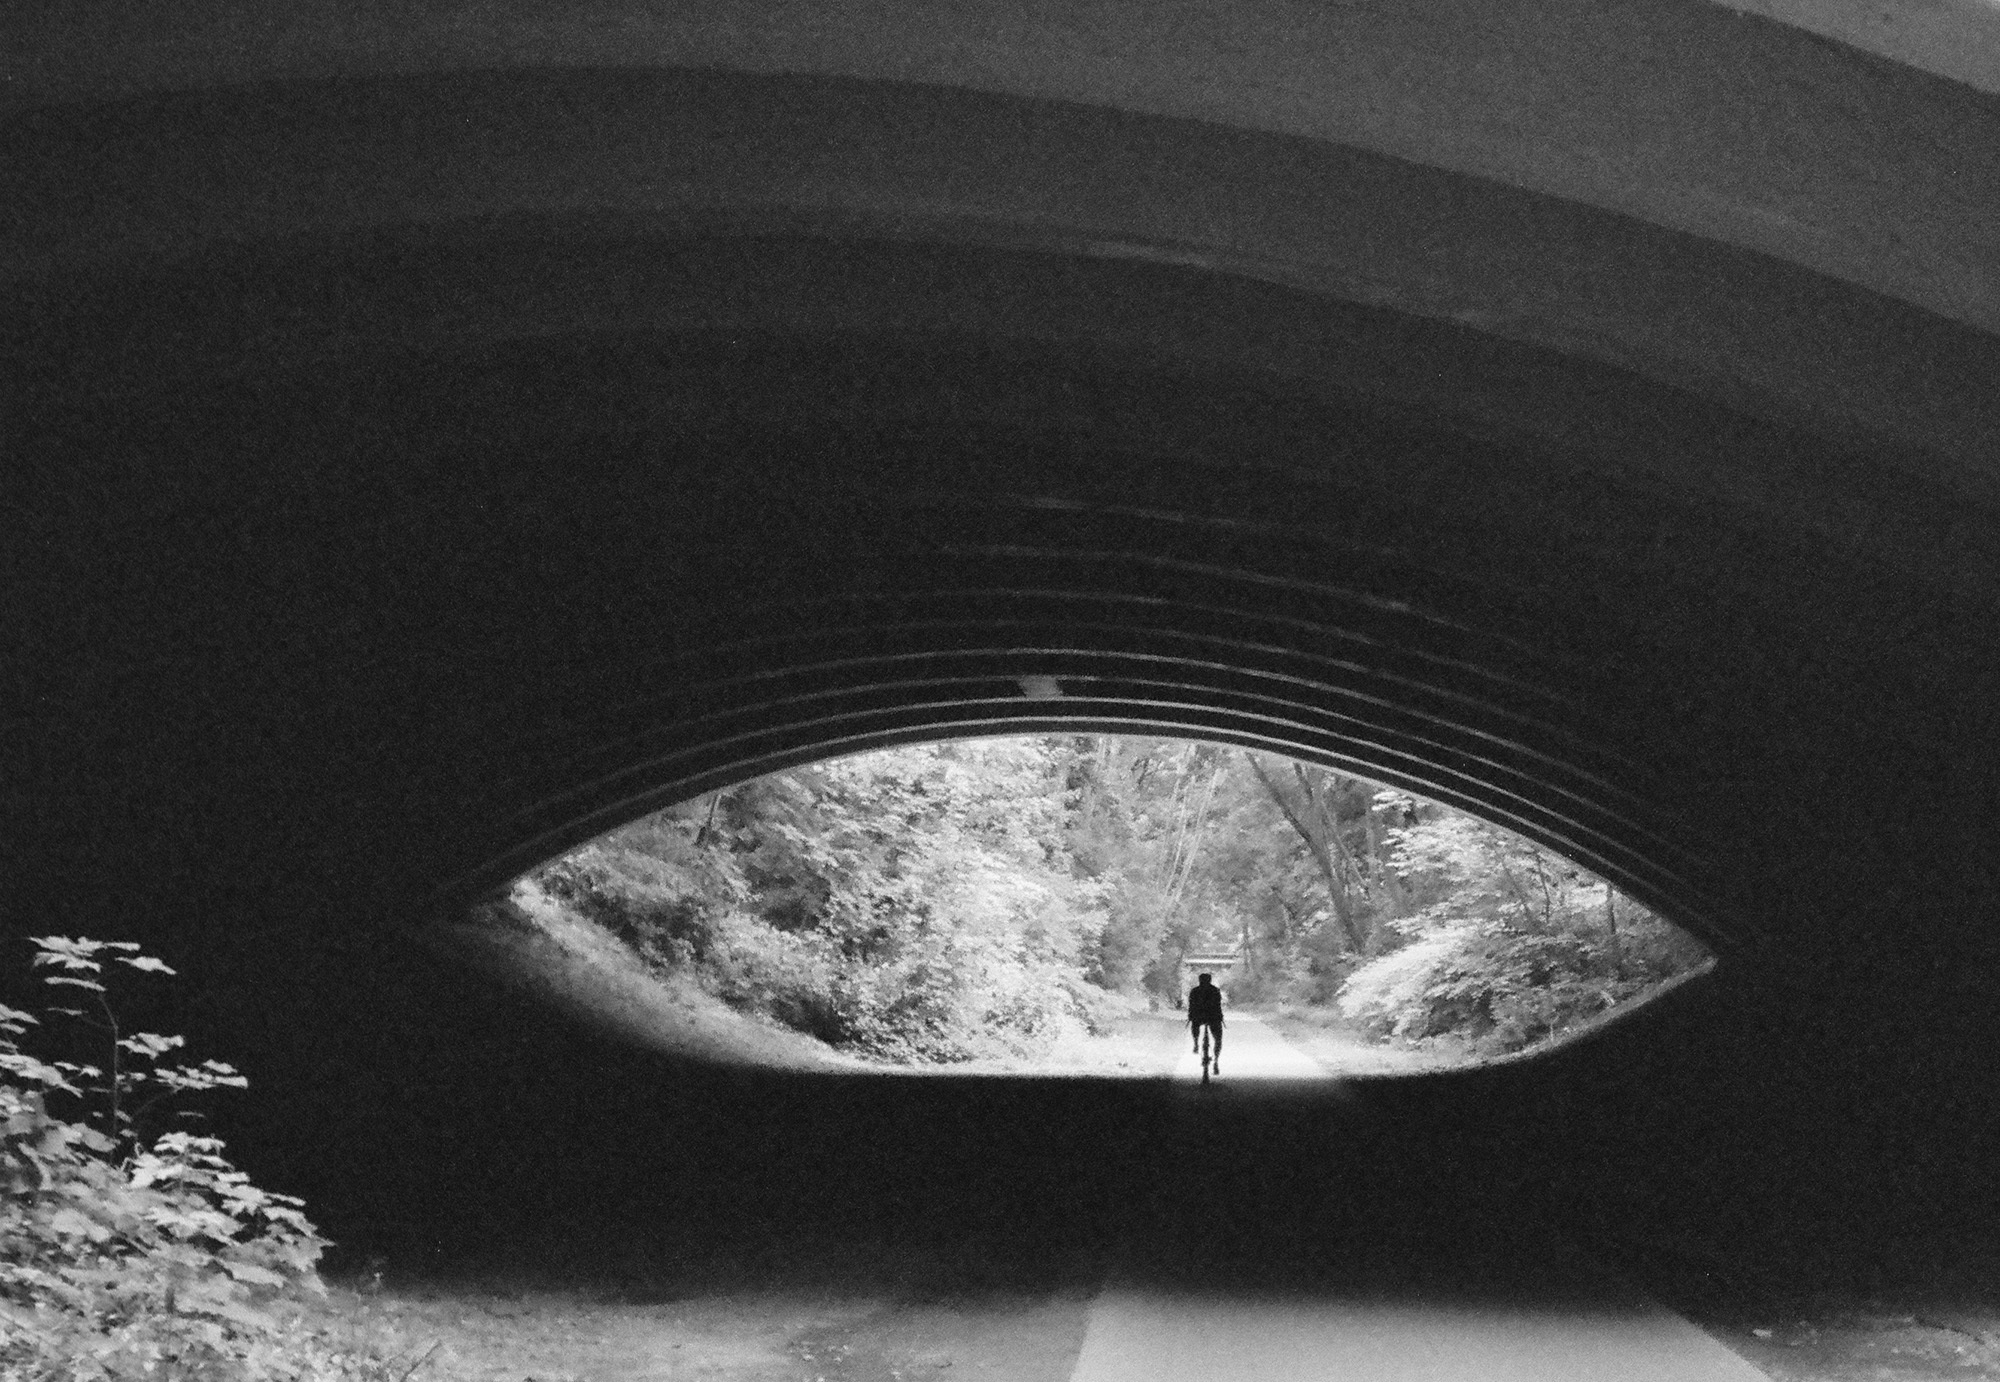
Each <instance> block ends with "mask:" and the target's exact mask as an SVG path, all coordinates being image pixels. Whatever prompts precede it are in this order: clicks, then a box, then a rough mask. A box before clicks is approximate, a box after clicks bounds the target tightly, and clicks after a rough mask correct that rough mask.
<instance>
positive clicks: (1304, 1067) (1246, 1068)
mask: <svg viewBox="0 0 2000 1382" xmlns="http://www.w3.org/2000/svg"><path fill="white" fill-rule="evenodd" d="M1222 1031H1223V1040H1222V1058H1221V1059H1220V1060H1219V1061H1218V1062H1217V1063H1216V1066H1217V1078H1225V1077H1226V1078H1228V1079H1231V1080H1323V1079H1326V1078H1328V1076H1327V1072H1326V1071H1325V1069H1324V1068H1322V1067H1321V1066H1320V1064H1319V1062H1317V1061H1315V1060H1314V1059H1313V1058H1312V1057H1310V1056H1308V1055H1307V1054H1306V1053H1305V1052H1303V1051H1301V1050H1299V1049H1298V1048H1297V1047H1296V1046H1293V1045H1292V1044H1291V1043H1290V1042H1288V1041H1286V1040H1285V1039H1284V1038H1283V1037H1281V1036H1279V1035H1278V1034H1277V1033H1276V1032H1275V1031H1273V1030H1271V1027H1270V1025H1269V1024H1268V1023H1265V1022H1264V1021H1262V1020H1260V1019H1258V1018H1255V1017H1251V1016H1249V1015H1248V1014H1239V1015H1236V1016H1232V1017H1230V1018H1229V1019H1228V1021H1227V1023H1226V1024H1225V1025H1224V1027H1223V1029H1222ZM1174 1078H1175V1079H1176V1080H1194V1081H1195V1082H1197V1083H1199V1082H1200V1080H1201V1057H1200V1056H1198V1055H1197V1054H1195V1052H1194V1051H1193V1050H1191V1049H1190V1047H1189V1046H1188V1045H1183V1046H1182V1048H1181V1058H1180V1060H1179V1061H1178V1062H1177V1063H1176V1064H1175V1066H1174Z"/></svg>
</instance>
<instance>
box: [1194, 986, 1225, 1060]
mask: <svg viewBox="0 0 2000 1382" xmlns="http://www.w3.org/2000/svg"><path fill="white" fill-rule="evenodd" d="M1212 978H1213V976H1211V975H1208V974H1198V975H1196V976H1195V985H1194V987H1193V988H1191V989H1189V990H1188V999H1187V1015H1188V1034H1189V1035H1190V1036H1192V1037H1193V1038H1194V1049H1195V1054H1196V1055H1198V1056H1200V1057H1201V1073H1202V1075H1203V1076H1204V1077H1206V1076H1207V1074H1208V1072H1209V1071H1210V1070H1211V1069H1212V1070H1214V1071H1215V1073H1216V1074H1218V1075H1220V1074H1221V1073H1222V990H1221V989H1219V988H1217V987H1216V986H1215V985H1214V983H1212V982H1211V979H1212ZM1204 1037H1206V1038H1208V1042H1207V1043H1206V1044H1210V1045H1212V1046H1213V1047H1214V1050H1215V1054H1214V1056H1213V1058H1212V1063H1211V1057H1210V1056H1209V1053H1208V1052H1206V1051H1204V1050H1202V1047H1203V1045H1204V1042H1203V1038H1204Z"/></svg>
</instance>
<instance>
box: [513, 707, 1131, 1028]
mask: <svg viewBox="0 0 2000 1382" xmlns="http://www.w3.org/2000/svg"><path fill="white" fill-rule="evenodd" d="M1057 767H1058V763H1057V761H1056V760H1055V759H1053V758H1052V757H1051V756H1050V754H1049V753H1048V752H1047V751H1046V749H1045V748H1044V747H1043V746H1042V745H1040V744H1039V743H1037V742H1029V741H991V742H984V743H966V744H944V745H925V746H921V747H915V748H908V749H892V750H888V751H885V752H882V753H875V754H868V755H865V756H862V757H857V758H850V759H843V760H836V761H833V762H828V763H822V764H818V765H815V766H814V767H811V768H806V769H800V770H797V771H795V772H790V773H784V774H780V775H779V776H777V777H772V778H767V779H764V780H762V781H759V782H753V783H749V784H746V785H744V786H742V787H739V788H736V789H734V790H732V791H731V792H729V793H727V794H725V795H724V796H722V797H720V798H711V799H704V800H703V801H701V802H697V803H695V804H694V805H693V806H692V807H689V808H685V809H682V810H680V811H668V812H662V813H660V814H658V815H655V816H651V817H648V818H646V819H645V820H642V821H639V822H637V823H635V824H634V825H632V826H630V827H627V828H626V829H624V830H621V831H617V832H614V833H613V834H611V835H608V836H606V837H604V838H603V839H600V840H598V841H596V842H595V843H593V844H591V845H588V846H586V847H584V848H583V849H581V850H578V851H576V852H575V853H572V854H570V855H567V856H565V857H564V858H562V859H559V860H556V861H554V862H553V863H551V864H549V865H548V866H546V867H544V868H543V869H541V870H539V871H537V872H536V873H535V874H533V875H532V876H531V877H530V879H529V880H528V883H529V885H530V886H533V887H536V888H539V889H541V890H542V891H544V892H545V893H547V894H548V895H550V896H551V897H553V898H555V899H557V900H558V901H560V902H562V903H564V904H566V905H568V906H571V907H573V908H575V909H576V910H577V911H578V912H580V913H582V914H583V915H584V916H585V917H587V918H589V919H591V920H593V921H595V922H597V923H599V924H600V925H602V926H604V927H605V928H606V929H608V930H610V931H611V932H612V933H614V934H615V935H617V936H619V937H620V938H622V939H624V940H625V941H626V942H627V943H628V944H629V945H630V946H631V947H632V948H633V949H634V950H635V951H637V952H638V953H639V954H640V955H641V956H642V957H644V958H645V959H647V960H648V961H649V962H651V963H653V964H654V965H656V966H658V967H660V968H663V969H669V970H677V971H680V972H682V973H686V974H691V975H693V976H694V977H695V978H696V979H697V980H698V981H699V982H700V983H701V984H702V985H703V986H704V987H705V988H707V989H708V990H709V991H710V992H713V993H714V994H716V995H717V996H718V997H720V998H722V999H723V1000H724V1001H726V1002H728V1003H730V1004H732V1005H733V1006H735V1007H737V1008H739V1009H742V1010H745V1011H750V1012H755V1013H759V1014H762V1015H764V1016H766V1017H769V1018H771V1019H773V1020H775V1021H778V1022H781V1023H783V1024H785V1025H786V1026H789V1027H792V1028H795V1029H797V1030H799V1031H803V1032H807V1033H810V1034H811V1035H813V1036H816V1037H818V1038H820V1039H821V1040H823V1041H827V1042H829V1043H831V1044H833V1045H835V1046H840V1047H844V1048H847V1049H850V1050H854V1051H857V1052H860V1053H863V1054H867V1055H871V1056H876V1057H879V1058H882V1059H886V1060H895V1061H954V1060H967V1059H974V1058H979V1057H984V1056H1019V1055H1033V1054H1037V1053H1040V1052H1043V1051H1046V1050H1047V1049H1048V1048H1049V1047H1050V1046H1052V1045H1053V1044H1054V1043H1055V1042H1056V1041H1058V1040H1059V1039H1060V1038H1061V1037H1063V1036H1064V1035H1065V1034H1069V1033H1077V1032H1080V1031H1083V1030H1085V1029H1086V1028H1087V1027H1089V1026H1090V1025H1091V1024H1093V1023H1101V1022H1103V1021H1105V1020H1106V1016H1107V1010H1108V1008H1109V1007H1111V1006H1112V1005H1113V1003H1114V1000H1112V999H1111V998H1110V996H1109V995H1108V994H1105V993H1104V992H1103V991H1102V990H1098V989H1094V988H1093V987H1092V986H1091V985H1089V984H1088V983H1086V982H1085V980H1084V974H1083V970H1084V964H1085V962H1086V957H1087V955H1088V954H1089V952H1090V951H1091V949H1092V948H1093V946H1094V944H1095V941H1096V938H1097V935H1098V933H1099V932H1100V931H1101V930H1102V928H1103V925H1104V914H1103V891H1104V890H1103V889H1102V888H1101V887H1097V886H1094V885H1092V884H1091V883H1089V882H1087V881H1083V880H1080V879H1078V878H1077V877H1076V876H1075V874H1074V872H1073V871H1072V870H1071V869H1070V868H1069V866H1068V861H1067V859H1066V858H1065V857H1064V855H1063V853H1062V849H1061V842H1062V839H1063V832H1064V818H1063V807H1064V803H1063V794H1064V788H1063V784H1062V782H1061V780H1060V778H1059V777H1058V775H1057Z"/></svg>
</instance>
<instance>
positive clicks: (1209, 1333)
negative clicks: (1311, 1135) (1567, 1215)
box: [1070, 1016, 1764, 1382]
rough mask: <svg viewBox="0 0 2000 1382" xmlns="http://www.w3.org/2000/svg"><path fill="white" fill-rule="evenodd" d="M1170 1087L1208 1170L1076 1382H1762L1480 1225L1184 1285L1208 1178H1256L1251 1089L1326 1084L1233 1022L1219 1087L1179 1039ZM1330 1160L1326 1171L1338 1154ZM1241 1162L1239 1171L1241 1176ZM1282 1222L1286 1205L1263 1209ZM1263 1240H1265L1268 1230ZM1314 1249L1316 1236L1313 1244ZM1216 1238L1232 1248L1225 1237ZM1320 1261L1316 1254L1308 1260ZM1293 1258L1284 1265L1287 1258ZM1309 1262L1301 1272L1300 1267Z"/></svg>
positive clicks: (1271, 1042)
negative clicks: (1243, 1097) (1247, 1109)
mask: <svg viewBox="0 0 2000 1382" xmlns="http://www.w3.org/2000/svg"><path fill="white" fill-rule="evenodd" d="M1179 1052H1180V1054H1179V1059H1178V1061H1177V1063H1176V1064H1175V1066H1174V1070H1173V1077H1174V1080H1175V1081H1176V1083H1177V1084H1183V1085H1192V1086H1194V1087H1193V1088H1190V1089H1188V1091H1187V1093H1188V1096H1189V1097H1188V1100H1187V1103H1186V1104H1185V1105H1184V1109H1185V1111H1186V1113H1185V1117H1184V1118H1183V1119H1182V1120H1180V1122H1179V1123H1178V1125H1177V1126H1176V1128H1175V1131H1174V1136H1176V1137H1177V1138H1179V1139H1184V1140H1185V1141H1186V1143H1187V1145H1188V1146H1189V1161H1190V1162H1191V1163H1194V1164H1197V1165H1202V1166H1206V1167H1209V1168H1211V1169H1210V1172H1208V1173H1199V1172H1198V1173H1196V1175H1195V1177H1194V1178H1193V1179H1192V1180H1190V1181H1189V1182H1188V1184H1187V1185H1185V1186H1182V1187H1179V1188H1176V1189H1174V1190H1173V1191H1171V1192H1170V1199H1171V1200H1172V1203H1170V1204H1169V1205H1168V1206H1167V1207H1166V1209H1165V1210H1164V1212H1163V1213H1161V1214H1160V1216H1159V1218H1158V1220H1157V1222H1155V1223H1154V1224H1153V1225H1152V1226H1151V1228H1150V1230H1149V1231H1147V1232H1146V1233H1142V1234H1141V1235H1140V1236H1139V1237H1138V1238H1137V1239H1136V1240H1135V1242H1134V1243H1133V1245H1132V1247H1131V1249H1130V1250H1129V1251H1128V1253H1127V1261H1126V1263H1125V1266H1124V1268H1123V1269H1122V1270H1121V1271H1120V1272H1118V1273H1117V1274H1116V1275H1115V1276H1114V1278H1113V1280H1112V1281H1111V1282H1110V1283H1109V1284H1108V1285H1107V1287H1106V1288H1105V1290H1104V1291H1103V1293H1102V1294H1101V1295H1100V1296H1099V1297H1098V1299H1097V1301H1096V1303H1095V1305H1094V1306H1093V1307H1092V1310H1091V1315H1090V1322H1089V1325H1088V1327H1087V1329H1086V1332H1085V1335H1084V1341H1083V1348H1082V1351H1081V1353H1080V1354H1079V1355H1078V1356H1077V1361H1076V1366H1075V1368H1074V1369H1073V1370H1072V1372H1071V1374H1070V1382H1159V1380H1160V1379H1162V1378H1175V1377H1187V1378H1200V1379H1202V1382H1320V1380H1321V1379H1325V1380H1326V1382H1333V1379H1344V1380H1348V1382H1364V1380H1365V1382H1759V1380H1760V1379H1762V1378H1763V1377H1764V1374H1763V1373H1761V1372H1759V1371H1757V1370H1756V1369H1755V1368H1753V1367H1751V1366H1750V1364H1748V1363H1747V1362H1745V1361H1744V1360H1743V1359H1741V1358H1739V1357H1738V1356H1737V1355H1736V1354H1734V1353H1731V1352H1730V1351H1729V1350H1728V1349H1726V1348H1724V1347H1723V1346H1722V1345H1721V1344H1719V1343H1717V1342H1716V1341H1715V1340H1714V1339H1712V1338H1710V1337H1709V1336H1708V1335H1707V1334H1705V1333H1703V1332H1702V1331H1701V1330H1700V1329H1698V1328H1696V1327H1695V1326H1694V1325H1693V1324H1691V1323H1689V1322H1688V1321H1687V1320H1684V1319H1682V1318H1681V1317H1680V1316H1678V1315H1675V1314H1674V1313H1672V1312H1671V1311H1668V1310H1666V1309H1663V1308H1662V1307H1660V1306H1658V1305H1656V1304H1654V1303H1652V1302H1651V1301H1648V1300H1646V1299H1644V1298H1643V1297H1642V1296H1640V1295H1638V1294H1637V1293H1635V1292H1633V1291H1632V1290H1630V1289H1629V1288H1627V1287H1625V1286H1624V1285H1622V1284H1621V1283H1620V1282H1618V1281H1617V1280H1615V1279H1612V1278H1610V1277H1608V1276H1607V1274H1606V1273H1604V1272H1603V1271H1602V1270H1601V1269H1599V1268H1598V1267H1597V1266H1596V1264H1594V1263H1592V1262H1591V1261H1589V1260H1588V1259H1586V1258H1584V1257H1582V1256H1581V1255H1580V1254H1578V1253H1576V1252H1575V1251H1574V1250H1572V1249H1570V1248H1569V1247H1568V1246H1567V1245H1566V1244H1564V1243H1562V1242H1560V1241H1558V1240H1557V1239H1555V1238H1554V1237H1553V1236H1552V1235H1550V1234H1549V1233H1547V1231H1545V1230H1543V1229H1541V1228H1540V1227H1539V1226H1537V1225H1534V1224H1531V1223H1530V1224H1523V1223H1518V1222H1515V1221H1513V1220H1511V1219H1509V1220H1498V1219H1492V1218H1482V1217H1477V1216H1474V1217H1470V1218H1466V1219H1454V1218H1452V1217H1450V1216H1446V1217H1444V1218H1443V1219H1441V1220H1439V1221H1436V1222H1430V1223H1428V1224H1425V1225H1416V1224H1404V1223H1401V1222H1398V1221H1395V1220H1393V1219H1392V1220H1389V1221H1383V1220H1380V1219H1371V1218H1370V1217H1369V1215H1368V1212H1367V1210H1366V1209H1365V1208H1364V1209H1363V1210H1361V1211H1360V1212H1359V1214H1358V1217H1357V1218H1356V1219H1355V1221H1354V1223H1353V1226H1352V1228H1351V1229H1350V1230H1349V1231H1347V1232H1346V1233H1344V1234H1343V1233H1341V1232H1340V1231H1338V1230H1334V1231H1333V1232H1330V1233H1325V1234H1324V1235H1323V1237H1324V1238H1325V1239H1326V1240H1327V1241H1321V1242H1312V1243H1310V1244H1308V1250H1307V1251H1303V1252H1302V1251H1300V1244H1299V1243H1298V1242H1296V1241H1295V1242H1291V1243H1289V1244H1285V1245H1283V1246H1282V1247H1281V1248H1280V1250H1279V1251H1278V1252H1275V1253H1264V1252H1259V1251H1257V1250H1256V1249H1254V1248H1252V1249H1251V1250H1250V1251H1249V1252H1248V1253H1247V1254H1246V1253H1245V1252H1244V1251H1242V1249H1241V1243H1242V1240H1241V1239H1240V1238H1239V1239H1237V1240H1235V1241H1237V1242H1238V1244H1239V1247H1238V1248H1237V1250H1235V1251H1232V1250H1231V1249H1229V1248H1228V1247H1226V1246H1225V1247H1224V1248H1223V1249H1222V1250H1221V1252H1220V1264H1219V1265H1218V1266H1216V1267H1214V1268H1213V1269H1211V1270H1206V1271H1199V1270H1190V1263H1189V1261H1188V1260H1187V1259H1188V1257H1189V1247H1188V1245H1189V1244H1191V1243H1195V1242H1201V1241H1204V1235H1207V1234H1210V1233H1214V1232H1216V1231H1217V1230H1218V1229H1221V1230H1223V1231H1224V1236H1225V1237H1226V1230H1227V1229H1228V1228H1229V1227H1230V1226H1228V1225H1216V1224H1212V1223H1210V1222H1209V1221H1208V1219H1207V1217H1206V1211H1205V1210H1204V1208H1203V1207H1202V1206H1201V1205H1200V1204H1198V1203H1195V1204H1190V1203H1186V1201H1190V1200H1199V1198H1200V1196H1201V1189H1200V1187H1201V1184H1202V1177H1203V1175H1204V1174H1214V1175H1219V1176H1224V1177H1242V1176H1245V1175H1249V1174H1252V1171H1251V1168H1250V1163H1251V1162H1253V1161H1254V1158H1255V1151H1254V1149H1253V1148H1245V1147H1243V1146H1242V1145H1241V1143H1240V1140H1239V1133H1242V1132H1247V1128H1246V1127H1243V1126H1242V1125H1239V1124H1236V1123H1234V1122H1233V1121H1232V1110H1234V1109H1240V1108H1242V1107H1243V1105H1242V1104H1241V1103H1240V1101H1238V1100H1234V1099H1231V1098H1229V1096H1228V1091H1229V1090H1230V1089H1231V1088H1232V1087H1235V1088H1242V1089H1244V1092H1245V1093H1248V1092H1249V1091H1250V1090H1251V1089H1254V1088H1255V1087H1256V1086H1257V1085H1258V1083H1259V1082H1273V1081H1304V1080H1328V1079H1330V1078H1331V1077H1329V1076H1328V1075H1327V1073H1326V1071H1325V1069H1324V1068H1323V1067H1321V1066H1320V1065H1319V1064H1318V1063H1317V1062H1315V1061H1313V1060H1311V1059H1310V1058H1309V1057H1307V1056H1306V1055H1305V1054H1303V1053H1302V1052H1300V1051H1298V1050H1297V1049H1295V1048H1294V1047H1292V1046H1291V1045H1289V1044H1288V1043H1287V1042H1286V1041H1285V1040H1284V1039H1283V1038H1282V1037H1281V1036H1279V1035H1278V1033H1277V1032H1276V1031H1274V1030H1273V1029H1272V1028H1271V1027H1270V1026H1269V1025H1268V1024H1266V1023H1264V1022H1260V1021H1258V1020H1257V1019H1256V1018H1254V1017H1249V1016H1232V1017H1231V1018H1230V1019H1229V1025H1228V1028H1227V1039H1226V1040H1225V1042H1224V1045H1223V1059H1222V1070H1223V1074H1222V1076H1221V1077H1220V1078H1219V1079H1217V1080H1216V1081H1215V1082H1214V1083H1213V1084H1212V1085H1210V1086H1209V1087H1208V1088H1206V1089H1202V1088H1200V1081H1201V1063H1200V1061H1199V1060H1198V1059H1197V1058H1196V1057H1195V1056H1194V1055H1192V1054H1191V1053H1190V1052H1189V1050H1188V1047H1187V1045H1186V1043H1185V1039H1184V1038H1183V1044H1182V1045H1181V1046H1180V1048H1179ZM1340 1154H1341V1152H1340V1149H1339V1148H1338V1147H1329V1148H1328V1157H1329V1160H1333V1159H1336V1158H1338V1157H1339V1155H1340ZM1232 1161H1233V1162H1235V1163H1237V1164H1236V1165H1234V1166H1232V1165H1231V1163H1232ZM1271 1212H1272V1214H1273V1215H1282V1214H1283V1213H1284V1209H1283V1206H1282V1205H1279V1204H1273V1205H1272V1206H1271ZM1261 1231H1269V1230H1268V1228H1267V1229H1265V1230H1261ZM1304 1232H1305V1233H1306V1235H1307V1237H1308V1238H1314V1237H1315V1236H1322V1235H1320V1231H1319V1230H1316V1229H1308V1230H1305V1231H1304ZM1217 1241H1218V1242H1220V1241H1223V1239H1222V1238H1218V1239H1217ZM1311 1248H1318V1249H1319V1251H1318V1252H1317V1253H1314V1252H1313V1251H1311V1250H1310V1249H1311ZM1280 1258H1282V1259H1283V1261H1282V1262H1280V1261H1279V1259H1280ZM1301 1264H1304V1265H1301Z"/></svg>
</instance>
